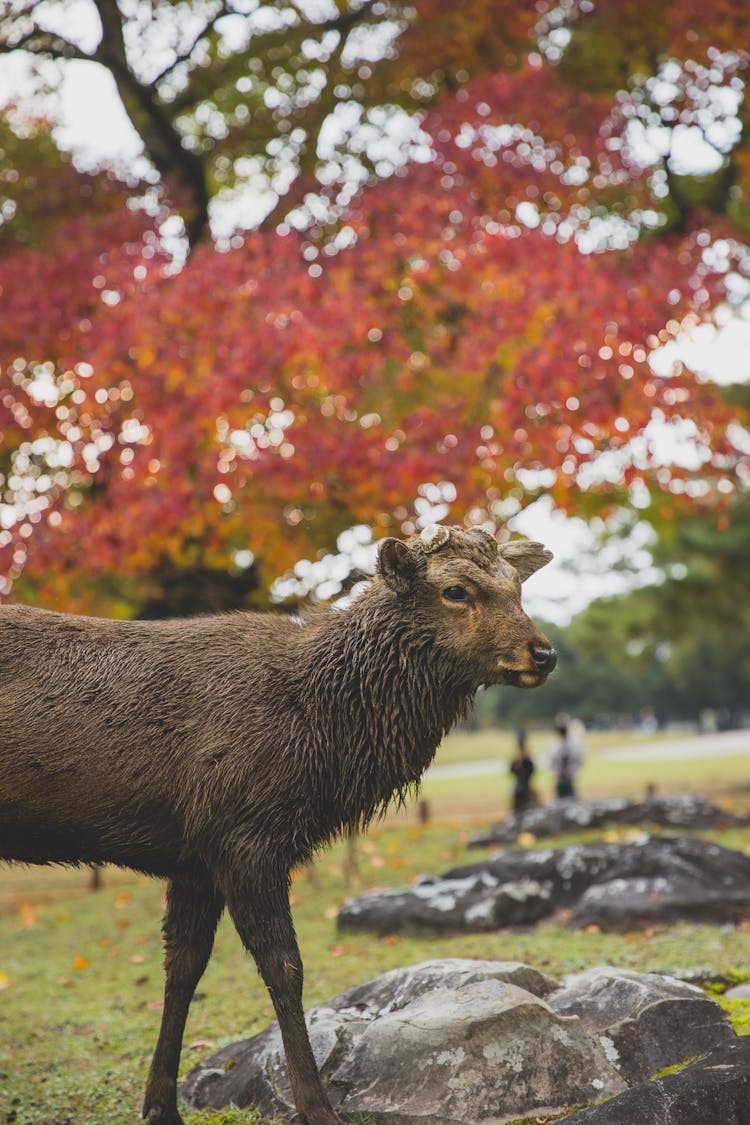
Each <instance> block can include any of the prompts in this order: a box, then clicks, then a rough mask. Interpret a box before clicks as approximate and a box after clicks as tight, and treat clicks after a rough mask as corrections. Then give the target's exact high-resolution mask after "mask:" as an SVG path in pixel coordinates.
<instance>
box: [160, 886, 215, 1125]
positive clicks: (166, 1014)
mask: <svg viewBox="0 0 750 1125" xmlns="http://www.w3.org/2000/svg"><path fill="white" fill-rule="evenodd" d="M223 908H224V902H223V899H222V898H221V896H220V895H219V894H217V892H216V891H215V890H214V888H213V886H212V885H211V883H210V882H209V881H208V879H206V880H203V879H195V880H188V879H173V880H172V881H171V882H170V883H169V884H168V887H167V909H166V912H165V914H164V923H163V931H164V944H165V964H164V967H165V970H166V983H165V989H164V1011H163V1012H162V1020H161V1029H160V1031H159V1039H158V1041H157V1044H156V1050H155V1051H154V1057H153V1059H152V1061H151V1069H150V1070H149V1075H148V1081H147V1083H146V1096H145V1100H144V1104H143V1116H144V1117H145V1118H146V1120H147V1121H148V1122H149V1125H183V1122H182V1118H181V1117H180V1115H179V1113H178V1111H177V1070H178V1067H179V1064H180V1050H181V1048H182V1035H183V1032H184V1030H185V1021H186V1020H187V1015H188V1009H189V1007H190V1001H191V1000H192V998H193V993H194V992H195V989H196V986H197V984H198V981H199V980H200V978H201V976H202V975H203V971H204V969H205V968H206V965H207V964H208V959H209V957H210V956H211V950H212V948H213V943H214V934H215V933H216V926H217V923H218V921H219V918H220V917H221V912H222V910H223Z"/></svg>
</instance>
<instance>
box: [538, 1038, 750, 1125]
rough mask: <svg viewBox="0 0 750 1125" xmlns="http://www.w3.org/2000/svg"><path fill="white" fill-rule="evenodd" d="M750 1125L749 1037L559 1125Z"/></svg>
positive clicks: (570, 1117) (561, 1120)
mask: <svg viewBox="0 0 750 1125" xmlns="http://www.w3.org/2000/svg"><path fill="white" fill-rule="evenodd" d="M563 1122H564V1123H565V1125H750V1035H741V1036H738V1037H737V1038H736V1039H735V1040H734V1041H733V1042H730V1043H727V1044H724V1045H723V1046H721V1047H717V1049H716V1050H715V1051H712V1052H711V1053H710V1054H708V1055H705V1056H704V1057H703V1058H700V1059H697V1060H696V1061H695V1062H693V1063H690V1065H689V1066H686V1067H685V1068H684V1069H683V1070H681V1071H679V1072H678V1073H676V1074H667V1075H665V1076H664V1077H663V1078H655V1079H653V1080H652V1081H650V1082H644V1083H643V1084H642V1085H640V1086H634V1087H633V1088H632V1089H630V1090H627V1091H626V1092H625V1093H623V1094H620V1095H619V1097H616V1098H612V1099H610V1100H609V1101H606V1102H604V1103H602V1105H597V1106H593V1107H592V1108H590V1109H584V1110H583V1111H582V1112H580V1113H574V1114H570V1115H568V1116H567V1117H562V1118H560V1119H559V1122H558V1125H563Z"/></svg>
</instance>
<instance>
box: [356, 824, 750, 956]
mask: <svg viewBox="0 0 750 1125" xmlns="http://www.w3.org/2000/svg"><path fill="white" fill-rule="evenodd" d="M559 908H572V911H573V912H572V916H571V922H572V924H573V925H577V926H585V925H592V924H595V925H598V926H600V927H601V928H602V929H615V928H633V927H636V926H642V925H646V924H649V925H650V924H653V923H655V922H662V921H665V922H666V921H675V920H677V919H681V918H685V919H688V920H692V921H707V922H715V923H720V922H732V923H734V922H738V921H740V920H741V919H744V918H750V856H747V855H744V854H743V853H742V852H738V851H732V850H730V849H729V848H722V847H720V845H718V844H714V843H710V842H708V841H705V840H697V839H690V838H687V837H666V836H665V837H661V836H660V837H654V838H651V837H648V836H642V837H640V838H639V839H637V840H634V841H630V842H628V843H618V844H614V843H605V842H602V841H597V842H594V843H591V844H571V845H569V846H568V847H565V848H543V849H533V850H523V849H513V850H511V851H506V852H500V853H498V854H496V855H494V856H489V857H488V858H486V859H484V860H481V861H480V862H478V863H473V864H468V865H465V866H462V867H457V868H453V869H451V870H450V871H447V872H445V874H444V875H442V876H439V877H436V878H432V879H425V880H422V881H421V882H420V883H418V884H416V885H414V886H412V887H409V888H405V889H403V890H398V891H380V892H371V893H370V894H367V895H362V896H360V897H359V898H356V899H349V900H347V902H346V903H344V905H343V906H342V908H341V911H340V913H339V919H338V925H339V927H340V928H341V929H357V930H366V929H369V930H374V931H375V932H377V933H379V934H387V933H397V932H399V931H401V930H404V929H410V928H421V929H427V928H429V929H432V930H436V931H441V932H445V931H451V930H476V931H487V930H492V929H498V928H500V927H504V926H523V925H530V924H532V923H533V922H535V921H537V920H538V919H539V918H542V917H544V916H545V915H548V914H551V913H552V912H553V911H554V910H556V909H559Z"/></svg>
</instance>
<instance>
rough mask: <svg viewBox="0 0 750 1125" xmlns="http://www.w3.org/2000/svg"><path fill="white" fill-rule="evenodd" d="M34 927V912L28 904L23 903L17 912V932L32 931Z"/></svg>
mask: <svg viewBox="0 0 750 1125" xmlns="http://www.w3.org/2000/svg"><path fill="white" fill-rule="evenodd" d="M35 925H36V910H34V907H33V906H32V905H31V903H30V902H24V903H22V904H21V907H20V909H19V911H18V925H17V926H16V929H17V930H32V929H33V928H34V926H35Z"/></svg>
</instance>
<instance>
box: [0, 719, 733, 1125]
mask: <svg viewBox="0 0 750 1125" xmlns="http://www.w3.org/2000/svg"><path fill="white" fill-rule="evenodd" d="M464 737H469V738H472V739H473V738H474V737H477V736H456V738H464ZM449 741H450V740H449ZM488 745H489V744H488ZM473 747H474V743H473V742H471V743H469V748H470V749H472V750H473ZM458 749H459V748H458V746H457V745H453V744H452V743H451V745H449V746H447V747H446V752H447V753H448V754H449V755H450V754H453V753H456V752H458ZM461 752H462V753H465V752H466V747H464V748H463V750H461ZM493 752H494V751H493ZM474 756H475V755H474V753H472V755H471V757H472V758H474ZM595 757H596V754H595V753H594V752H592V754H591V757H590V759H589V762H588V764H587V767H586V769H587V775H588V771H589V770H590V771H591V774H590V776H591V777H592V778H593V776H594V770H595ZM467 760H468V759H467ZM738 761H742V759H736V760H735V759H729V758H726V759H714V760H712V761H711V763H710V764H711V769H712V771H713V780H714V782H715V783H716V782H717V781H718V782H721V783H722V784H723V785H724V790H725V791H728V790H730V789H731V786H732V784H733V783H734V782H733V778H734V777H735V773H734V765H735V763H736V762H738ZM670 764H671V763H670ZM694 764H695V763H693V762H691V763H689V765H690V767H691V769H692V766H693V765H694ZM725 770H726V772H724V771H725ZM490 782H491V783H492V784H494V785H496V786H497V790H496V792H495V793H490V794H488V788H489V783H490ZM465 792H466V793H468V795H469V801H470V805H469V810H468V812H467V809H466V808H465V807H464V806H463V804H462V801H463V793H464V788H463V786H460V785H458V784H457V783H456V782H455V781H454V782H451V783H450V785H449V787H448V790H447V791H446V792H445V793H444V794H443V795H442V797H441V801H444V806H443V808H444V811H447V815H448V817H450V818H451V819H449V820H444V821H442V822H441V823H437V824H434V825H431V826H429V827H426V828H421V827H419V825H418V824H417V811H416V808H415V807H414V806H413V805H412V806H409V807H407V809H406V810H405V811H404V812H403V813H402V814H400V817H399V818H397V819H391V820H390V821H388V822H387V823H386V824H385V826H381V827H379V828H377V829H375V830H373V831H371V832H370V833H369V835H368V836H367V837H366V838H365V839H364V840H363V841H361V843H360V846H359V864H360V872H361V883H360V885H359V886H358V887H350V886H348V885H347V883H346V882H345V879H344V875H343V858H344V854H343V847H342V846H341V845H337V846H336V847H334V848H332V849H330V850H329V851H327V852H326V853H325V854H324V855H323V856H322V857H321V858H320V860H319V861H318V862H317V863H316V865H315V868H314V869H313V871H306V872H302V873H300V874H299V875H298V877H296V878H295V881H294V884H293V902H294V913H295V921H296V925H297V931H298V934H299V939H300V946H301V949H302V955H303V960H304V962H305V970H306V977H305V1003H306V1005H307V1006H308V1007H310V1006H313V1005H315V1004H320V1003H322V1002H324V1001H326V1000H328V999H330V998H331V997H333V996H335V995H337V994H338V993H339V992H341V991H343V990H344V989H346V988H349V987H351V986H353V985H355V984H359V983H361V982H362V981H364V980H367V979H369V978H371V977H374V976H376V975H378V974H379V973H381V972H383V971H385V970H386V969H389V968H395V967H398V966H403V965H408V964H412V963H415V962H418V961H422V960H426V959H430V958H439V957H472V958H488V959H493V960H520V961H525V962H528V963H529V964H532V965H534V966H535V967H536V968H538V969H541V970H542V971H544V972H547V973H549V974H550V975H552V976H555V977H561V976H563V975H564V974H566V973H571V972H578V971H582V970H583V969H585V968H587V967H590V966H592V965H596V964H612V965H617V966H622V967H626V968H633V969H637V970H641V971H645V970H663V971H666V972H669V971H674V970H678V969H690V970H696V971H699V972H701V973H705V974H706V975H711V974H715V975H718V974H721V973H726V972H727V971H728V970H732V969H734V970H737V971H738V973H739V975H741V974H742V971H743V969H746V968H747V940H748V933H747V931H746V930H743V929H741V928H735V929H733V928H725V927H721V928H719V927H711V926H692V925H687V924H680V925H675V926H671V927H665V928H659V927H656V928H654V929H651V930H648V931H646V932H645V933H626V934H607V933H600V932H598V931H596V930H595V929H594V930H591V931H586V932H582V933H581V932H573V931H568V930H567V929H565V928H564V927H562V926H560V925H557V924H554V923H552V922H545V923H543V924H541V925H539V926H538V927H537V928H536V929H535V930H534V931H529V932H519V933H508V932H498V933H495V934H473V935H472V934H469V935H458V936H453V937H439V938H438V937H435V938H431V937H427V936H410V937H398V938H385V939H381V938H377V937H374V936H371V935H366V934H347V933H344V934H338V933H337V932H336V929H335V918H336V913H337V911H338V908H339V906H340V904H341V902H342V901H343V899H344V898H345V897H347V895H349V894H352V893H359V892H360V891H361V890H363V889H367V888H368V887H371V886H376V885H377V886H399V885H404V884H406V883H409V882H410V881H411V880H412V879H413V878H415V877H416V876H417V875H418V874H421V873H425V874H434V873H437V872H440V871H442V870H445V869H446V868H447V867H450V866H454V865H456V864H458V863H464V862H470V861H472V860H474V859H476V858H478V857H477V853H475V852H467V850H466V842H467V840H468V837H469V835H470V834H471V833H472V831H473V830H474V829H475V828H478V827H480V826H483V827H484V826H486V825H487V823H488V821H489V820H491V819H497V818H498V816H499V815H500V814H501V813H503V812H504V810H505V808H506V804H505V799H506V795H507V794H506V779H505V777H500V776H499V775H498V776H497V777H496V778H494V779H492V778H490V779H489V781H488V779H487V778H486V777H485V778H479V779H473V780H472V783H471V785H469V786H467V788H466V790H465ZM482 800H483V801H484V802H485V804H486V805H487V804H489V802H490V801H491V802H492V804H490V806H489V807H490V812H489V814H486V815H485V819H484V820H483V821H478V820H476V821H472V820H471V819H470V811H471V801H477V802H479V803H480V804H481V801H482ZM467 818H468V819H467ZM594 835H595V834H594V833H589V834H587V837H588V838H591V837H593V836H594ZM609 835H610V837H614V838H627V829H622V830H619V831H618V832H615V833H610V834H609ZM713 838H715V839H717V840H718V841H719V842H720V843H723V844H725V845H727V846H729V847H734V848H741V849H743V850H748V849H749V848H750V831H748V830H744V829H733V830H731V831H728V832H723V833H719V834H715V835H714V837H713ZM88 878H89V876H88V873H87V872H86V871H85V870H63V869H51V868H47V869H28V868H26V869H24V868H2V869H0V1122H2V1121H3V1120H7V1121H8V1122H9V1123H10V1122H14V1123H15V1125H59V1123H61V1122H63V1121H65V1119H66V1118H67V1119H69V1120H70V1122H71V1125H125V1123H133V1122H135V1121H137V1120H138V1119H139V1113H140V1099H141V1097H142V1091H143V1088H144V1085H145V1080H146V1073H147V1069H148V1064H149V1060H150V1055H151V1051H152V1048H153V1045H154V1042H155V1040H156V1034H157V1030H158V1023H159V1017H160V1010H159V1008H160V1001H161V992H162V951H161V942H160V933H159V920H160V916H161V911H162V897H163V886H162V885H161V884H160V883H158V882H156V881H152V880H148V879H144V878H140V877H137V876H134V875H131V874H129V873H127V872H118V871H114V870H111V869H106V870H105V872H104V887H103V889H102V890H101V891H99V892H97V893H91V892H89V891H88ZM721 1002H723V1003H724V1004H725V1005H726V1006H727V1011H728V1012H729V1013H730V1016H731V1018H732V1019H733V1020H734V1021H735V1024H736V1026H737V1029H738V1030H742V1031H744V1032H747V1031H750V1003H748V1002H747V1001H731V1000H726V1001H725V1000H723V999H722V1000H721ZM272 1018H273V1015H272V1009H271V1004H270V1001H269V999H268V995H267V993H266V991H265V988H264V987H263V985H262V984H261V982H260V980H259V978H258V976H257V973H256V971H255V968H254V966H253V964H252V963H251V962H249V961H248V959H247V957H246V955H245V954H244V952H243V950H242V948H241V945H240V942H239V939H238V938H237V936H236V934H235V932H234V930H233V929H232V927H231V925H230V924H229V923H228V922H227V921H226V920H225V921H223V922H222V924H221V926H220V929H219V932H218V935H217V941H216V948H215V952H214V956H213V958H212V961H211V963H210V965H209V968H208V970H207V972H206V974H205V976H204V978H203V980H202V981H201V984H200V986H199V991H198V994H197V996H196V998H195V1000H194V1002H193V1005H192V1009H191V1014H190V1018H189V1022H188V1027H187V1030H186V1034H185V1047H184V1051H183V1057H182V1070H183V1073H184V1072H186V1071H187V1070H188V1069H190V1067H191V1066H193V1065H194V1064H195V1063H197V1062H198V1061H199V1060H200V1059H202V1058H204V1057H205V1056H206V1055H208V1054H210V1053H211V1051H212V1050H215V1049H218V1048H219V1047H221V1046H224V1045H226V1044H228V1043H231V1042H234V1041H235V1040H237V1039H241V1038H245V1037H247V1036H250V1035H252V1034H254V1033H255V1032H257V1031H260V1030H261V1029H262V1028H264V1027H265V1026H266V1025H267V1023H268V1022H269V1021H270V1020H271V1019H272ZM185 1116H186V1120H188V1121H189V1122H191V1123H192V1125H240V1123H243V1125H260V1119H259V1118H257V1116H254V1115H253V1114H252V1113H250V1112H242V1113H239V1112H237V1111H234V1110H227V1111H222V1112H221V1113H216V1112H214V1113H208V1112H192V1113H187V1114H186V1115H185Z"/></svg>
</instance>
